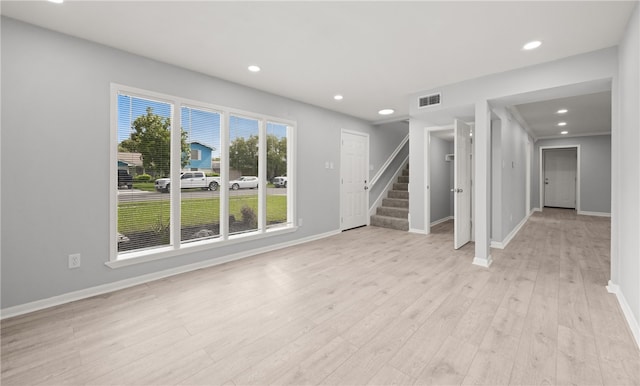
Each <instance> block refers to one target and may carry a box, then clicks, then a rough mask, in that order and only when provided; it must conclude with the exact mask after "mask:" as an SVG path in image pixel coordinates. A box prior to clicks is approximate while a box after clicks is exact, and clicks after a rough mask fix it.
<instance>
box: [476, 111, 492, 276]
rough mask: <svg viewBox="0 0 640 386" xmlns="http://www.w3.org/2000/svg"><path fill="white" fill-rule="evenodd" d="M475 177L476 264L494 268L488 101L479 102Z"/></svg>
mask: <svg viewBox="0 0 640 386" xmlns="http://www.w3.org/2000/svg"><path fill="white" fill-rule="evenodd" d="M473 141H474V160H475V174H474V178H473V185H474V194H475V197H474V203H475V208H474V216H473V218H474V220H473V221H474V227H473V228H474V230H475V243H476V251H475V257H474V258H473V264H475V265H479V266H482V267H487V268H488V267H489V266H490V265H491V250H490V242H491V241H490V236H491V232H490V231H491V195H490V184H491V158H490V154H491V113H490V111H489V103H488V102H487V101H486V100H482V101H479V102H476V122H475V128H474V130H473Z"/></svg>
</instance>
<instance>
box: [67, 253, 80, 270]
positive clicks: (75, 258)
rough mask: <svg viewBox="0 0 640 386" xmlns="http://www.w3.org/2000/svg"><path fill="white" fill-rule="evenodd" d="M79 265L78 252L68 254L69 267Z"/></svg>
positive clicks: (77, 266)
mask: <svg viewBox="0 0 640 386" xmlns="http://www.w3.org/2000/svg"><path fill="white" fill-rule="evenodd" d="M79 267H80V254H79V253H74V254H73V255H69V268H70V269H73V268H79Z"/></svg>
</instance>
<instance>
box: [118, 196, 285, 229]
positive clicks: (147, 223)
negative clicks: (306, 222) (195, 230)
mask: <svg viewBox="0 0 640 386" xmlns="http://www.w3.org/2000/svg"><path fill="white" fill-rule="evenodd" d="M244 205H247V206H249V207H250V208H252V209H253V210H254V211H255V212H256V215H257V213H258V196H257V195H253V196H238V197H230V199H229V214H230V215H234V216H235V218H236V221H241V220H242V215H241V213H240V210H241V209H242V207H243V206H244ZM181 212H182V216H181V217H182V218H181V223H182V225H183V226H192V225H200V224H208V223H211V222H215V223H217V222H218V218H219V217H220V198H219V197H212V198H196V199H183V200H182V207H181ZM160 218H161V219H162V222H163V223H164V224H168V223H169V201H168V200H162V201H145V202H132V203H120V204H118V232H120V233H124V234H125V235H126V234H127V233H131V232H140V231H146V230H151V229H152V228H153V227H154V225H155V224H156V223H158V222H159V221H160ZM285 221H287V197H286V196H279V195H278V196H267V223H274V222H285Z"/></svg>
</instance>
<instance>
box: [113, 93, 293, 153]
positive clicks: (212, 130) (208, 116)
mask: <svg viewBox="0 0 640 386" xmlns="http://www.w3.org/2000/svg"><path fill="white" fill-rule="evenodd" d="M147 107H151V108H152V109H153V113H154V114H157V115H160V116H162V117H170V116H171V105H170V104H168V103H163V102H156V101H152V100H149V99H142V98H136V97H131V96H128V95H122V94H119V95H118V143H120V142H122V141H123V140H125V139H127V138H129V136H130V135H131V123H132V122H133V121H134V120H135V119H136V118H137V117H139V116H141V115H145V114H146V110H147ZM181 118H182V119H181V120H182V128H183V129H184V130H185V131H186V132H187V133H188V134H189V141H197V142H200V143H202V144H204V145H207V146H209V147H212V148H214V149H215V150H214V151H213V155H212V156H213V157H218V156H219V155H220V124H221V123H220V114H218V113H214V112H211V111H205V110H197V109H192V108H188V107H182V110H181ZM229 126H230V130H229V134H230V137H231V140H232V141H233V140H234V139H235V138H236V137H238V136H243V137H249V136H250V135H258V121H256V120H254V119H248V118H242V117H236V116H231V117H230V119H229ZM267 133H268V134H275V135H276V136H277V137H278V138H282V137H285V136H286V135H287V128H286V125H281V124H276V123H270V122H269V123H267Z"/></svg>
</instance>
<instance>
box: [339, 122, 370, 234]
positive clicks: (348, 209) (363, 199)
mask: <svg viewBox="0 0 640 386" xmlns="http://www.w3.org/2000/svg"><path fill="white" fill-rule="evenodd" d="M368 163H369V137H368V136H367V135H366V134H358V133H351V132H346V131H343V132H342V150H341V157H340V178H341V185H340V186H341V194H340V196H341V208H342V209H341V212H342V213H341V220H342V230H345V229H351V228H355V227H359V226H362V225H367V223H368V222H367V220H368V218H369V210H368V201H369V200H368V197H369V191H368V189H369V185H368V183H369V173H368V167H367V165H368Z"/></svg>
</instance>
